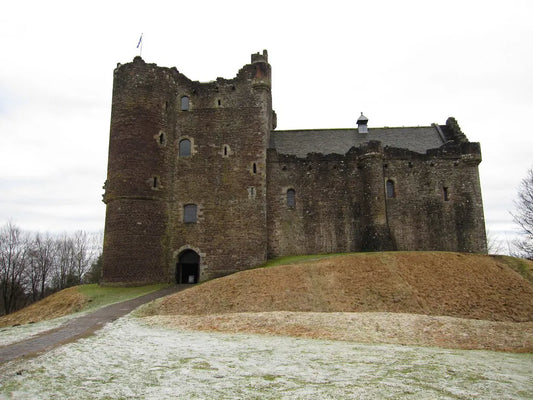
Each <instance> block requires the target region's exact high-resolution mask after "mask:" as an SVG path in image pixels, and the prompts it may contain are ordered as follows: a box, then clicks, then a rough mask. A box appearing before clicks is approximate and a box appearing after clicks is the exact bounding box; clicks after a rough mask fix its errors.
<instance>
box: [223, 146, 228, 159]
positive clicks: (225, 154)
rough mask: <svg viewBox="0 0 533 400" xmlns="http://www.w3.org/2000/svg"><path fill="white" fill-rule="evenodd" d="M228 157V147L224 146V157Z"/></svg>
mask: <svg viewBox="0 0 533 400" xmlns="http://www.w3.org/2000/svg"><path fill="white" fill-rule="evenodd" d="M227 156H228V146H224V157H227Z"/></svg>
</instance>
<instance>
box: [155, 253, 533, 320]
mask: <svg viewBox="0 0 533 400" xmlns="http://www.w3.org/2000/svg"><path fill="white" fill-rule="evenodd" d="M517 271H518V272H517ZM532 271H533V262H529V261H525V260H518V259H514V258H511V257H504V256H485V255H476V254H460V253H446V252H414V253H413V252H392V253H361V254H349V255H342V256H333V257H326V258H317V259H316V260H309V261H305V262H301V263H297V264H289V265H279V266H275V267H266V268H257V269H253V270H247V271H242V272H239V273H236V274H233V275H230V276H226V277H223V278H220V279H216V280H213V281H209V282H206V283H204V284H201V285H197V286H195V287H192V288H190V289H188V290H185V291H183V292H180V293H177V294H175V295H172V296H168V297H166V298H164V299H163V300H162V301H160V302H159V303H157V304H154V305H153V306H152V307H153V308H152V310H151V313H152V314H159V315H207V314H224V313H246V312H277V311H288V312H320V313H323V312H394V313H409V314H424V315H432V316H451V317H459V318H469V319H480V320H488V321H507V322H527V321H533V283H532V282H531V281H530V280H528V278H529V279H531V278H530V277H531V273H532ZM519 272H521V273H519Z"/></svg>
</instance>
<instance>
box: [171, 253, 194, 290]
mask: <svg viewBox="0 0 533 400" xmlns="http://www.w3.org/2000/svg"><path fill="white" fill-rule="evenodd" d="M199 277H200V256H199V255H198V253H196V252H195V251H194V250H185V251H182V252H181V253H180V254H179V256H178V263H177V265H176V283H178V284H179V283H198V279H199Z"/></svg>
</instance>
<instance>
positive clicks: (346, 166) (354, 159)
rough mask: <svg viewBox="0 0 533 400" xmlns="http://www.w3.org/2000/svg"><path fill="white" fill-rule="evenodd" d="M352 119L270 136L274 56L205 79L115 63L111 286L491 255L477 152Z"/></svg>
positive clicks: (445, 128) (443, 135)
mask: <svg viewBox="0 0 533 400" xmlns="http://www.w3.org/2000/svg"><path fill="white" fill-rule="evenodd" d="M358 122H359V123H360V127H359V128H355V129H341V130H300V131H276V130H275V128H276V115H275V113H274V112H273V110H272V97H271V68H270V65H269V64H268V58H267V54H266V52H263V54H254V55H252V62H251V64H248V65H245V66H244V67H243V68H242V69H241V70H240V71H239V73H238V74H237V76H236V77H235V78H233V79H222V78H217V80H216V81H213V82H209V83H200V82H195V81H191V80H190V79H188V78H187V77H185V76H184V75H183V74H181V73H179V72H178V70H177V69H176V68H163V67H158V66H157V65H155V64H147V63H145V62H144V61H143V60H142V59H141V58H140V57H136V58H135V59H134V60H133V62H132V63H129V64H124V65H120V64H119V65H118V66H117V68H116V69H115V73H114V86H113V105H112V116H111V130H110V141H109V163H108V176H107V181H106V185H105V194H104V202H105V203H106V205H107V211H106V226H105V239H104V271H103V280H104V281H105V282H107V283H130V284H135V283H146V282H167V281H178V282H197V281H201V280H206V279H210V278H213V277H216V276H221V275H225V274H228V273H232V272H235V271H238V270H242V269H246V268H250V267H253V266H256V265H259V264H261V263H263V262H264V261H265V260H267V259H268V258H273V257H278V256H283V255H292V254H312V253H330V252H348V251H380V250H452V251H466V252H486V237H485V227H484V219H483V206H482V201H481V190H480V185H479V175H478V164H479V162H480V161H481V151H480V147H479V144H478V143H471V142H469V141H468V140H467V138H466V136H465V135H464V134H463V133H462V132H461V130H460V128H459V126H458V125H457V123H456V121H455V120H454V119H453V118H450V119H449V120H448V121H447V123H446V125H442V126H439V125H432V126H427V127H416V128H367V125H366V124H367V120H366V118H363V117H362V118H360V120H359V121H358Z"/></svg>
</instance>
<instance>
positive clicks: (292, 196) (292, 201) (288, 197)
mask: <svg viewBox="0 0 533 400" xmlns="http://www.w3.org/2000/svg"><path fill="white" fill-rule="evenodd" d="M285 205H286V206H287V208H288V209H291V210H292V209H295V208H296V189H294V187H292V186H291V187H288V188H287V189H286V190H285Z"/></svg>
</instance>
